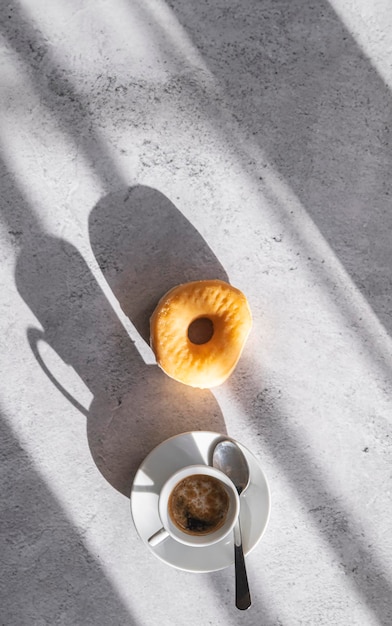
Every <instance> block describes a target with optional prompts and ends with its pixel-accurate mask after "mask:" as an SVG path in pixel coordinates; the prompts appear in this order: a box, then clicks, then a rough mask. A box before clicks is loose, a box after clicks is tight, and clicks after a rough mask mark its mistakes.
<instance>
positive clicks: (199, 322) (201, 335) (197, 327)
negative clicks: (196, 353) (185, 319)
mask: <svg viewBox="0 0 392 626" xmlns="http://www.w3.org/2000/svg"><path fill="white" fill-rule="evenodd" d="M213 334H214V324H213V321H212V320H210V319H209V318H208V317H198V318H197V319H195V320H193V322H191V324H190V325H189V327H188V339H189V341H190V342H191V343H194V344H196V345H197V346H200V345H202V344H203V343H208V342H209V341H210V339H212V336H213Z"/></svg>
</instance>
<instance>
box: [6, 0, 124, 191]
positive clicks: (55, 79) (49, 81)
mask: <svg viewBox="0 0 392 626" xmlns="http://www.w3.org/2000/svg"><path fill="white" fill-rule="evenodd" d="M8 17H9V19H2V20H0V34H1V35H2V37H3V38H4V40H5V42H6V44H7V45H8V46H9V47H10V48H11V49H12V50H14V52H16V54H17V55H18V58H19V60H20V61H21V62H22V63H23V64H24V66H25V68H27V69H28V70H29V77H30V79H31V81H32V83H33V86H34V88H35V90H36V92H37V94H39V96H40V98H41V99H42V101H43V103H44V105H45V106H46V107H47V109H48V110H49V111H50V112H51V113H52V115H53V117H54V118H55V119H56V120H58V122H59V124H60V126H61V130H62V131H63V132H64V133H65V134H66V135H68V136H69V137H70V138H71V139H72V140H73V141H74V142H75V143H76V144H77V145H78V146H80V148H81V150H82V153H83V155H84V157H85V158H86V160H87V162H88V164H89V165H90V167H91V169H92V170H93V171H95V172H96V174H97V176H98V177H99V178H100V180H101V181H102V183H103V184H104V185H105V187H106V188H107V189H109V188H112V187H118V186H121V185H123V184H124V181H123V180H122V177H121V175H120V174H119V172H118V170H117V169H116V167H115V166H114V164H113V161H112V158H111V155H110V153H109V151H108V149H107V145H106V143H105V141H104V140H103V139H102V138H101V137H100V135H99V133H98V132H97V131H96V130H94V128H93V123H92V117H93V111H94V102H93V98H92V97H89V96H87V95H85V94H83V93H81V92H80V91H79V90H78V89H77V88H76V86H75V85H74V83H73V82H72V80H71V78H70V76H71V73H70V72H69V70H68V68H67V67H65V66H62V65H61V62H60V60H59V59H57V58H56V56H55V54H54V53H53V51H52V47H51V46H50V45H49V44H48V42H47V40H46V39H45V38H44V36H43V35H42V34H41V32H40V31H39V29H38V28H35V27H33V25H32V22H31V19H30V18H29V17H28V15H26V14H25V13H24V11H23V9H22V7H21V6H20V5H19V4H18V3H14V4H13V5H12V7H11V8H10V10H9V16H8Z"/></svg>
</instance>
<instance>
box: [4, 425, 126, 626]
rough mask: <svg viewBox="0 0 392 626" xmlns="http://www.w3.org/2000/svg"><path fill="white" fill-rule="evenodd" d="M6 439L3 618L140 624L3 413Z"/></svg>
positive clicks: (21, 622)
mask: <svg viewBox="0 0 392 626" xmlns="http://www.w3.org/2000/svg"><path fill="white" fill-rule="evenodd" d="M0 441H1V450H0V461H1V463H0V479H1V485H2V497H1V499H0V518H1V524H0V543H1V545H2V551H1V574H0V604H1V623H2V624H9V625H11V624H18V626H31V625H32V624H43V623H45V624H60V623H61V624H64V625H66V624H69V625H74V624H83V625H84V626H107V625H108V624H129V626H136V624H137V621H136V619H135V618H134V617H133V616H132V615H131V614H130V613H129V611H128V609H127V608H126V607H125V606H124V604H123V603H122V600H121V599H120V597H119V596H118V594H117V592H116V591H115V589H114V588H113V586H112V584H111V582H110V581H109V580H108V578H107V577H106V575H105V573H104V572H103V570H102V568H101V566H100V565H99V564H98V563H97V561H96V560H95V558H94V557H93V556H92V555H91V553H90V552H89V550H88V548H87V546H86V544H85V542H84V540H83V538H82V537H81V535H80V534H79V533H78V532H77V531H76V529H75V528H74V527H73V526H72V524H71V523H70V522H69V520H68V519H67V517H66V516H65V514H64V512H63V511H62V509H61V507H60V505H59V503H58V502H57V500H56V498H55V497H54V496H53V494H52V493H51V492H50V491H49V489H48V487H47V486H46V484H45V483H44V481H43V480H42V478H41V477H40V476H39V474H38V473H37V471H36V470H35V468H34V466H33V464H32V462H31V460H30V458H29V456H28V454H27V453H26V451H25V450H24V449H23V448H22V447H21V445H20V444H19V442H18V441H17V439H16V438H15V436H14V435H13V433H12V431H11V430H10V428H9V427H8V425H7V421H6V419H5V418H4V416H3V415H0Z"/></svg>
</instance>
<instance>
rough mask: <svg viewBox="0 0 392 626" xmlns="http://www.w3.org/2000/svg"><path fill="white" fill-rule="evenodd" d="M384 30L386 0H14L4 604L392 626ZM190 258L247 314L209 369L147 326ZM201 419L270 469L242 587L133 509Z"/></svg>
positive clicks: (29, 624) (4, 9)
mask: <svg viewBox="0 0 392 626" xmlns="http://www.w3.org/2000/svg"><path fill="white" fill-rule="evenodd" d="M391 28H392V6H390V5H389V3H387V2H385V1H383V0H375V1H374V2H372V3H369V2H368V1H367V0H358V1H356V2H355V3H354V2H353V1H352V0H331V2H327V1H326V0H319V1H317V2H316V1H309V2H303V1H302V0H262V1H260V0H247V1H245V2H244V1H243V2H240V1H239V0H217V1H215V2H212V0H200V1H199V2H190V1H189V0H168V1H167V2H165V1H164V0H110V1H109V0H96V1H94V2H91V1H90V2H89V1H88V0H73V1H72V2H60V0H51V2H47V1H46V0H34V2H30V1H29V0H20V1H16V0H15V1H14V2H7V1H5V2H3V3H2V6H1V12H0V34H1V39H0V85H1V89H0V109H1V110H0V113H1V114H0V180H1V194H0V287H1V289H0V312H1V314H0V328H1V333H0V359H1V362H0V372H1V378H0V431H1V432H0V473H1V474H0V476H1V499H0V554H1V569H0V624H1V625H2V626H87V625H90V624H91V626H101V625H102V626H104V625H105V626H125V625H127V626H128V625H132V626H155V625H157V626H158V625H159V626H169V625H170V626H172V625H173V624H175V625H178V626H183V625H184V624H187V625H189V626H200V625H203V626H204V625H205V626H208V625H209V624H211V625H212V624H213V625H214V626H237V625H238V624H239V623H241V624H244V625H246V626H259V625H260V624H262V625H263V626H332V625H333V626H347V625H348V624H349V625H350V626H379V625H381V626H390V624H392V602H391V597H392V534H391V531H390V525H391V524H390V520H391V517H392V504H391V481H392V470H391V468H392V451H391V439H392V434H391V433H392V428H391V415H392V400H391V398H392V380H391V371H392V341H391V333H392V317H391V310H392V306H391V305H392V284H391V276H392V246H391V242H392V234H391V233H392V211H391V195H392V188H391V187H392V183H391V171H392V149H391V139H390V127H391V121H392V97H391V88H392V70H391V67H392V66H391V45H390V32H391ZM199 278H200V279H203V278H221V279H223V280H228V281H230V282H231V283H232V284H233V285H234V286H236V287H238V288H239V289H241V290H242V291H243V292H244V293H245V294H246V295H247V297H248V300H249V302H250V305H251V308H252V313H253V318H254V326H253V330H252V333H251V336H250V339H249V341H248V343H247V345H246V348H245V351H244V353H243V356H242V358H241V360H240V362H239V364H238V366H237V368H236V370H235V372H234V373H233V375H232V376H231V377H230V379H229V380H228V381H227V382H226V383H225V384H224V385H222V386H221V387H219V388H217V389H215V390H214V391H210V390H204V391H200V390H195V389H191V388H188V387H185V386H183V385H181V384H179V383H176V382H175V381H173V380H171V379H169V378H168V377H167V376H165V375H164V374H163V372H161V371H160V370H159V369H158V367H157V366H156V364H155V362H154V357H153V355H152V352H151V350H150V348H149V345H148V340H149V327H148V319H149V315H150V314H151V312H152V310H153V308H154V306H155V304H156V303H157V301H158V300H159V298H160V296H161V295H162V294H163V293H164V292H165V291H166V290H167V289H169V288H170V287H172V286H174V285H176V284H178V283H180V282H184V281H187V280H194V279H199ZM189 430H213V431H217V432H222V433H225V432H227V433H229V435H231V436H232V437H235V438H237V439H238V440H239V441H241V442H242V443H243V444H244V445H246V446H247V447H248V448H249V449H251V450H252V452H253V453H254V454H255V455H256V456H257V458H258V459H259V460H260V464H261V465H262V467H263V469H264V471H265V473H266V475H267V477H268V480H269V483H270V488H271V493H272V513H271V518H270V523H269V526H268V529H267V532H266V534H265V536H264V537H263V539H262V541H261V542H260V544H259V545H258V546H257V547H256V548H255V550H254V551H253V552H252V553H251V554H250V555H249V556H248V557H247V565H248V576H249V581H250V585H251V591H252V599H253V605H252V607H251V609H250V610H249V611H248V612H246V613H239V612H238V611H236V609H235V607H234V576H233V570H232V568H228V569H227V570H224V571H221V572H215V573H210V574H200V575H198V574H191V573H187V572H181V571H178V570H175V569H173V568H171V567H169V566H168V565H165V564H164V563H162V562H160V561H158V560H157V559H155V558H154V556H153V555H152V554H151V553H150V552H149V551H148V550H146V548H145V546H144V545H143V544H142V542H141V540H140V539H139V538H138V535H137V533H136V530H135V528H134V527H133V524H132V520H131V515H130V506H129V495H130V491H131V486H132V481H133V477H134V475H135V472H136V470H137V467H138V466H139V464H140V462H141V461H142V460H143V459H144V457H145V456H146V455H147V454H148V453H149V452H150V451H151V450H152V449H153V448H154V446H156V445H157V444H159V443H160V442H162V441H163V440H165V439H166V438H167V437H170V436H172V435H175V434H178V433H181V432H185V431H189Z"/></svg>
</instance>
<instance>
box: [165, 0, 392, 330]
mask: <svg viewBox="0 0 392 626" xmlns="http://www.w3.org/2000/svg"><path fill="white" fill-rule="evenodd" d="M168 3H169V5H170V6H171V7H172V9H173V11H174V12H175V14H176V16H177V18H178V19H179V21H180V23H181V24H182V26H183V27H184V28H185V29H186V31H187V32H188V33H189V34H190V36H191V38H192V40H193V42H194V44H195V45H196V47H197V48H198V50H199V52H200V53H201V54H202V55H203V58H204V60H205V62H206V64H207V66H208V67H209V69H210V71H211V72H212V74H213V75H214V77H215V78H216V79H217V81H218V84H219V85H220V86H221V88H222V90H223V100H224V102H222V107H223V108H227V109H229V115H230V116H231V119H232V120H237V122H238V124H239V126H240V128H241V131H242V133H243V135H245V136H247V137H248V138H249V141H250V142H251V143H256V145H258V147H259V149H260V154H263V155H265V157H266V158H267V159H268V161H269V163H270V164H271V166H272V167H273V168H274V169H275V170H276V171H277V172H279V173H280V174H281V175H282V176H283V177H284V178H285V180H286V181H287V183H288V185H289V186H290V188H291V189H292V190H293V192H294V193H295V195H296V196H297V197H298V198H299V200H300V202H301V204H302V206H304V207H305V209H306V211H307V213H308V215H309V216H310V217H311V218H312V220H313V221H314V223H315V224H316V225H317V227H318V229H319V231H320V232H321V233H322V234H323V236H324V238H325V239H326V240H327V242H328V243H329V245H330V246H331V248H332V250H334V252H335V253H336V256H337V257H338V258H339V259H340V261H341V263H342V265H343V266H344V267H345V269H346V270H347V272H348V274H349V275H350V276H351V277H352V279H353V281H354V283H355V284H356V286H357V287H358V289H359V290H360V292H361V293H362V294H363V295H364V297H365V298H366V299H367V300H368V302H369V304H370V305H371V307H372V308H373V310H374V312H375V313H376V315H377V316H378V318H379V319H380V321H381V322H382V324H383V325H384V326H385V328H386V329H387V331H388V332H389V333H390V334H392V316H391V310H392V278H391V277H392V246H391V245H390V236H389V233H390V232H391V231H392V211H391V209H390V206H391V201H390V198H391V196H392V181H391V176H390V172H391V169H392V143H391V141H390V128H391V123H392V104H391V94H390V90H389V89H388V87H387V86H386V85H385V83H384V81H383V80H382V78H381V77H380V76H379V74H378V73H377V71H376V69H375V68H374V67H373V65H372V64H371V62H370V61H369V59H368V58H367V57H366V55H365V54H364V53H363V52H362V50H361V49H360V48H359V46H358V45H357V43H356V41H355V40H354V38H353V36H352V35H351V33H350V32H349V31H348V30H347V28H346V27H345V26H344V25H343V24H342V22H341V20H340V18H339V17H338V16H337V14H336V13H335V12H334V10H333V9H332V7H331V6H330V4H329V3H328V2H327V1H326V0H321V1H319V2H317V3H307V2H303V1H302V0H280V1H279V2H276V0H263V2H259V1H258V0H248V1H247V2H246V3H243V2H240V1H239V0H228V1H226V0H225V1H224V2H221V1H218V2H215V3H213V4H212V3H210V2H208V1H207V0H202V1H201V2H197V3H192V2H189V1H188V0H169V2H168ZM242 158H243V162H244V166H245V168H246V169H249V155H248V154H245V153H243V154H242ZM261 159H262V157H260V160H261ZM262 165H263V164H262V163H260V162H259V163H257V164H256V166H255V172H254V175H255V178H256V179H259V178H260V175H261V178H262V176H263V171H262ZM256 170H257V171H256ZM286 223H287V220H286ZM282 228H283V229H284V228H285V225H284V224H282ZM309 264H310V265H312V259H309Z"/></svg>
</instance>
